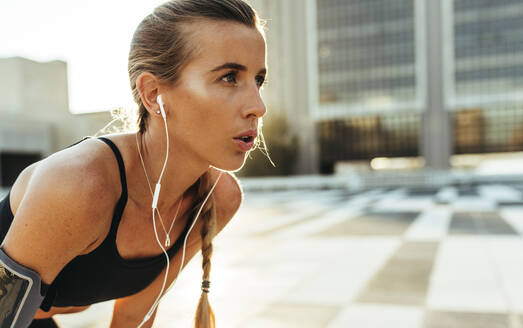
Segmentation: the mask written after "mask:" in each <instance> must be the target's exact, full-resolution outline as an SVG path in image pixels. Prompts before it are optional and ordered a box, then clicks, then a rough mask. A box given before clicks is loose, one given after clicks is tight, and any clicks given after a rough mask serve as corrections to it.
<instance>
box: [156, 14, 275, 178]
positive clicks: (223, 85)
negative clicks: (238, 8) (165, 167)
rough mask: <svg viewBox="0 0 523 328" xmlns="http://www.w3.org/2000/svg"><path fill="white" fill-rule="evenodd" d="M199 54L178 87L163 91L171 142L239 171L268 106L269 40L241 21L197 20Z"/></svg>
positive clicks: (200, 158)
mask: <svg viewBox="0 0 523 328" xmlns="http://www.w3.org/2000/svg"><path fill="white" fill-rule="evenodd" d="M190 28H191V29H192V32H191V33H189V35H191V36H190V42H194V44H195V45H196V49H197V50H196V55H195V57H194V58H192V59H191V61H190V62H189V63H188V64H187V66H185V68H184V69H183V70H182V71H181V74H180V78H179V80H178V81H177V82H176V83H175V85H174V86H170V87H168V89H167V90H166V91H162V99H163V101H164V103H165V108H166V111H167V118H168V121H167V122H168V125H169V131H172V132H170V135H171V136H172V142H173V143H174V147H175V148H177V150H180V151H183V153H184V154H187V155H189V158H191V159H195V160H197V161H203V162H204V163H205V164H209V165H212V166H214V167H217V168H219V169H223V170H228V171H232V170H237V169H239V168H241V166H242V165H243V163H244V161H245V157H246V156H245V155H246V151H247V149H248V148H249V146H250V144H252V143H253V141H254V138H251V140H250V141H249V140H245V141H242V140H241V139H238V138H237V137H238V136H239V135H241V134H244V133H246V132H247V133H248V132H249V131H251V133H250V134H251V135H252V133H256V131H257V130H258V124H259V121H260V119H261V117H262V116H263V115H264V114H265V112H266V108H265V104H264V103H263V100H262V99H261V97H260V88H261V86H262V84H263V81H264V79H265V74H266V65H265V51H266V49H265V40H264V38H263V36H262V34H261V33H260V32H259V31H258V30H257V29H255V28H249V27H247V26H244V25H241V24H239V23H233V22H214V21H202V22H197V23H193V24H192V25H191V26H190Z"/></svg>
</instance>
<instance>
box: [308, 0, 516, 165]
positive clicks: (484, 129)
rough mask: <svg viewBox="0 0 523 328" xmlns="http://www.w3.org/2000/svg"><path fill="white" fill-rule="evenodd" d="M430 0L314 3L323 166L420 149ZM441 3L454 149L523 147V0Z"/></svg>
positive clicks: (415, 153) (443, 0)
mask: <svg viewBox="0 0 523 328" xmlns="http://www.w3.org/2000/svg"><path fill="white" fill-rule="evenodd" d="M426 1H432V0H423V1H421V0H317V11H316V12H317V27H318V73H319V94H320V97H319V98H320V99H319V102H320V104H319V107H318V113H317V117H318V131H319V136H320V148H321V159H322V162H323V165H324V166H325V167H327V169H323V171H329V169H328V167H329V166H330V165H331V164H332V163H333V162H335V161H337V160H354V159H371V158H373V157H378V156H392V157H394V156H418V155H419V154H420V151H419V137H420V136H419V135H420V127H421V116H422V115H421V114H422V112H423V111H424V110H426V106H427V104H426V94H424V93H423V88H424V86H426V81H427V80H426V79H427V78H429V77H427V76H426V73H425V71H424V70H423V69H422V68H423V65H426V60H427V53H426V50H425V49H426V48H424V45H422V44H420V43H425V42H432V41H433V40H428V39H427V37H426V35H425V34H424V33H425V32H426V30H427V26H426V25H425V24H428V23H427V20H426V19H424V17H423V14H424V12H423V10H419V9H420V6H423V5H424V4H425V3H426ZM438 1H441V2H440V3H441V4H442V8H443V13H442V17H443V18H442V22H441V26H440V27H441V33H442V35H443V37H442V44H443V48H444V49H442V54H443V56H442V58H443V60H442V63H443V64H442V65H441V70H442V71H443V76H444V85H443V88H444V90H445V92H444V98H445V99H443V103H444V104H445V107H446V108H444V110H448V111H450V112H451V113H452V115H451V116H452V123H451V124H452V125H453V135H454V137H453V140H454V141H453V147H454V153H456V154H459V153H486V152H503V151H521V150H523V93H521V92H520V90H522V88H523V1H521V0H497V1H491V0H438ZM420 36H421V38H420ZM331 113H335V115H330V114H331Z"/></svg>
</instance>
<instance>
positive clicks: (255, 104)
mask: <svg viewBox="0 0 523 328" xmlns="http://www.w3.org/2000/svg"><path fill="white" fill-rule="evenodd" d="M253 89H254V91H253V92H249V93H248V95H246V96H247V101H246V105H245V107H244V109H243V111H242V116H243V117H244V118H260V117H262V116H263V115H265V113H266V112H267V108H266V107H265V103H264V102H263V99H262V97H261V94H260V90H259V89H258V88H256V87H255V88H253ZM251 90H252V89H251Z"/></svg>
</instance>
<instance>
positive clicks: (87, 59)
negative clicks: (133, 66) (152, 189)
mask: <svg viewBox="0 0 523 328" xmlns="http://www.w3.org/2000/svg"><path fill="white" fill-rule="evenodd" d="M163 2H164V1H163V0H146V1H143V0H142V1H138V0H105V1H101V0H90V1H79V0H67V1H64V0H45V1H42V0H0V58H6V57H14V56H20V57H25V58H29V59H31V60H35V61H39V62H45V61H52V60H63V61H66V62H67V65H68V66H67V67H68V81H69V105H70V110H71V112H73V113H85V112H96V111H103V110H110V109H112V108H116V107H122V106H123V107H129V106H131V107H134V102H133V100H132V96H131V90H130V87H129V78H128V74H127V55H128V51H129V45H130V42H131V38H132V35H133V33H134V30H135V28H136V26H137V25H138V24H139V22H140V21H141V20H142V19H143V18H144V17H145V16H146V15H147V14H149V13H150V12H151V11H152V10H153V9H154V7H156V6H157V5H159V4H161V3H163Z"/></svg>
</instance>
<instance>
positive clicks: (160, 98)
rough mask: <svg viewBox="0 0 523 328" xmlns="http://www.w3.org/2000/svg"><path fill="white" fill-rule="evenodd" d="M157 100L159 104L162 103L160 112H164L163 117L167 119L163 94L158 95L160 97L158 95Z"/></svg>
mask: <svg viewBox="0 0 523 328" xmlns="http://www.w3.org/2000/svg"><path fill="white" fill-rule="evenodd" d="M156 102H157V103H158V105H160V113H161V114H162V117H163V119H164V120H166V119H167V118H166V115H165V109H164V108H163V101H162V95H158V97H156Z"/></svg>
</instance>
